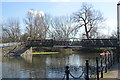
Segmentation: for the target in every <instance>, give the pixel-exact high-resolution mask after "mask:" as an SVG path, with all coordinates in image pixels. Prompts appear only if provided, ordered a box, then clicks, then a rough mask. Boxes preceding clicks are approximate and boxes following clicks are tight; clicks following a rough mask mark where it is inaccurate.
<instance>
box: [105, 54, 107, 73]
mask: <svg viewBox="0 0 120 80" xmlns="http://www.w3.org/2000/svg"><path fill="white" fill-rule="evenodd" d="M106 72H107V56H106V54H105V73H106Z"/></svg>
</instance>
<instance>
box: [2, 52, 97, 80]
mask: <svg viewBox="0 0 120 80" xmlns="http://www.w3.org/2000/svg"><path fill="white" fill-rule="evenodd" d="M93 55H94V54H92V55H89V57H90V56H91V57H96V55H94V56H93ZM87 57H88V54H62V53H61V54H54V55H37V56H33V57H31V56H26V57H4V58H3V61H2V77H3V78H63V76H64V71H65V70H64V67H65V66H66V65H69V66H70V71H71V72H72V74H74V75H79V74H80V73H81V70H82V68H81V67H80V66H82V65H84V64H85V60H86V59H88V58H87ZM94 61H95V60H94V59H92V60H91V61H90V62H93V63H94ZM91 64H92V63H91Z"/></svg>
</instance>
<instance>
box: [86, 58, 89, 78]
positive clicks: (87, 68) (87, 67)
mask: <svg viewBox="0 0 120 80" xmlns="http://www.w3.org/2000/svg"><path fill="white" fill-rule="evenodd" d="M85 80H89V63H88V60H86V76H85Z"/></svg>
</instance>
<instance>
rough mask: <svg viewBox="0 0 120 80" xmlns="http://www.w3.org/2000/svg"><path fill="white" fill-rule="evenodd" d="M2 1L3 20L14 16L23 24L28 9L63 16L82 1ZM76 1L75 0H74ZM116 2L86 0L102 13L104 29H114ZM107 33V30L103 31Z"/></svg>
mask: <svg viewBox="0 0 120 80" xmlns="http://www.w3.org/2000/svg"><path fill="white" fill-rule="evenodd" d="M3 1H4V2H2V11H1V12H0V13H2V16H1V15H0V17H2V19H3V20H4V21H5V20H6V19H8V18H11V17H15V18H18V19H20V21H21V24H22V25H23V19H24V18H25V16H26V14H27V11H28V10H30V9H34V10H39V11H43V12H45V13H48V14H51V15H53V16H63V15H70V14H72V13H73V12H76V11H78V10H79V9H80V7H81V4H82V2H70V1H71V0H64V1H67V2H60V1H59V2H57V0H50V1H49V2H48V1H47V0H45V1H47V2H30V1H29V2H14V0H10V1H13V2H6V0H3ZM75 1H77V0H75ZM117 2H118V1H109V2H108V1H107V2H105V1H104V2H99V0H98V1H97V2H94V1H92V2H87V3H88V4H92V5H93V7H94V9H96V10H99V11H101V12H102V13H103V16H104V18H105V19H106V21H105V22H104V23H105V24H106V25H105V26H106V28H107V29H104V32H105V31H108V30H109V31H110V33H111V32H112V30H115V29H116V27H117V26H116V24H117ZM105 33H108V32H105Z"/></svg>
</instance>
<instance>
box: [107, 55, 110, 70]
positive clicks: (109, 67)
mask: <svg viewBox="0 0 120 80" xmlns="http://www.w3.org/2000/svg"><path fill="white" fill-rule="evenodd" d="M107 59H108V60H107V61H108V69H110V54H108V58H107Z"/></svg>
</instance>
